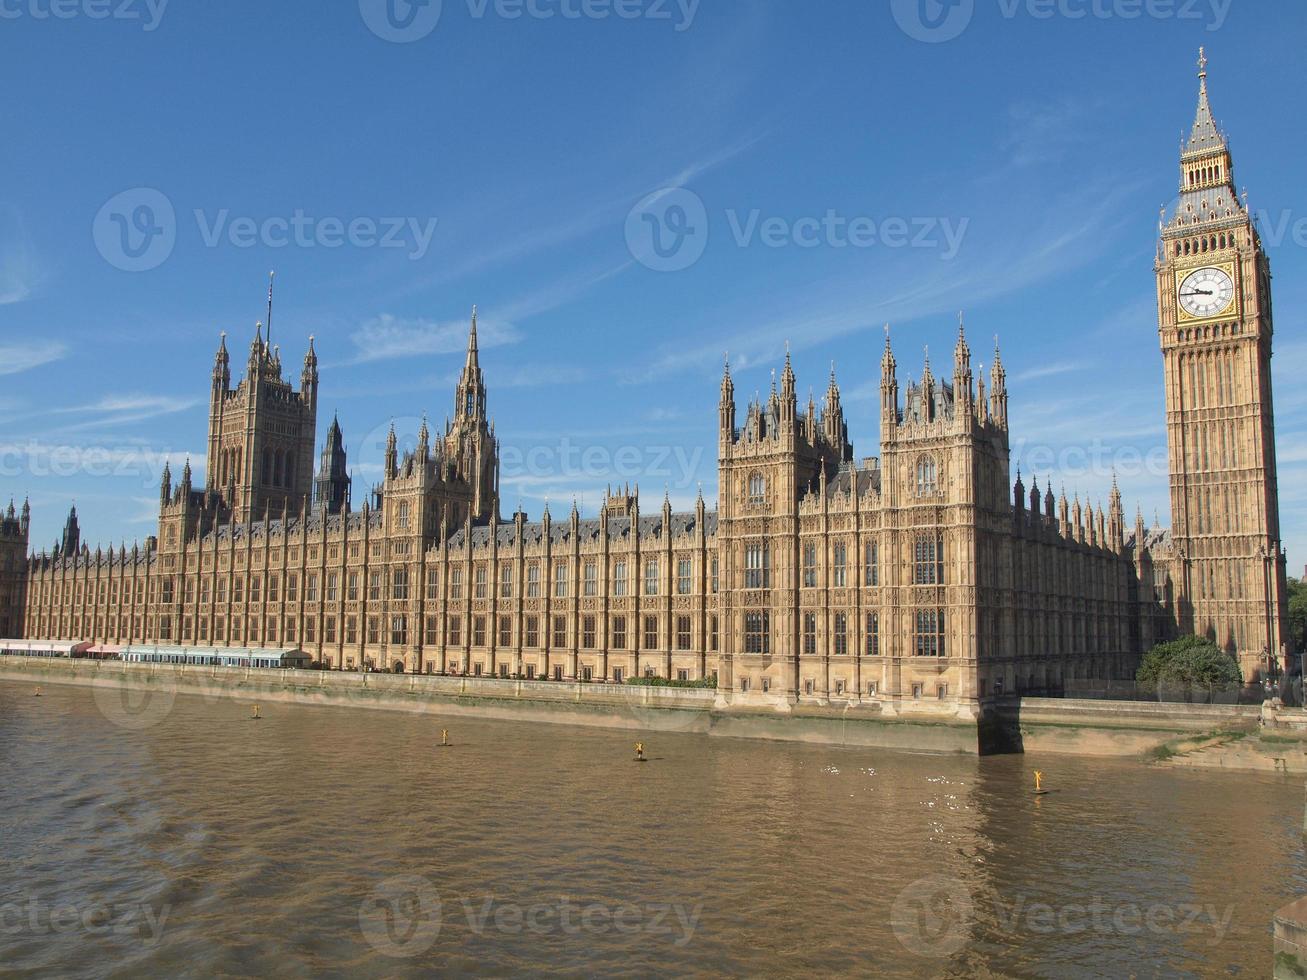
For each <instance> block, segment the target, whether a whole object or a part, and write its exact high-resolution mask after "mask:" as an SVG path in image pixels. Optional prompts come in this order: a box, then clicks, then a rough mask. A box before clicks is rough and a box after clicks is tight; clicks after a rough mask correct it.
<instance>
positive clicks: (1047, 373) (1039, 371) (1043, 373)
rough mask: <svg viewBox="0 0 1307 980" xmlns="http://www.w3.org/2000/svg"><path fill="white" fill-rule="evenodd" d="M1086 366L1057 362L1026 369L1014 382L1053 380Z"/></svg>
mask: <svg viewBox="0 0 1307 980" xmlns="http://www.w3.org/2000/svg"><path fill="white" fill-rule="evenodd" d="M1087 366H1088V365H1086V364H1084V363H1078V362H1072V361H1057V362H1054V363H1052V364H1041V365H1039V366H1038V367H1032V368H1028V369H1027V370H1025V371H1022V372H1021V373H1020V374H1018V375H1017V376H1016V378H1015V379H1014V380H1016V381H1038V380H1039V379H1040V378H1055V377H1058V376H1059V375H1063V374H1072V373H1073V372H1075V371H1079V370H1081V369H1082V368H1085V367H1087Z"/></svg>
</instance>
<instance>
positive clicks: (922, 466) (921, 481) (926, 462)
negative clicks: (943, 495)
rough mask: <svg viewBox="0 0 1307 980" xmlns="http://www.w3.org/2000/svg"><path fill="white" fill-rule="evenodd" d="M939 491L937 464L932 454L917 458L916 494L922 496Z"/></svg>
mask: <svg viewBox="0 0 1307 980" xmlns="http://www.w3.org/2000/svg"><path fill="white" fill-rule="evenodd" d="M938 491H939V464H938V463H936V462H935V457H934V456H922V457H921V458H920V459H919V460H917V496H918V497H924V496H926V495H928V494H933V493H937V492H938Z"/></svg>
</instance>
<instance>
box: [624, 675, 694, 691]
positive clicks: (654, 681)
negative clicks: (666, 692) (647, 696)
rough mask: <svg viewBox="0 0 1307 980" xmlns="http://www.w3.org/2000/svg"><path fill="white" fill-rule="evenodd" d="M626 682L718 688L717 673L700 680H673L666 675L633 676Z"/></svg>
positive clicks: (678, 686)
mask: <svg viewBox="0 0 1307 980" xmlns="http://www.w3.org/2000/svg"><path fill="white" fill-rule="evenodd" d="M626 683H627V684H629V685H630V686H632V687H677V688H716V687H717V675H716V674H715V673H713V674H710V675H709V676H708V677H705V678H704V679H703V680H700V681H672V680H668V679H667V678H666V677H632V678H631V679H630V680H628V681H627V682H626Z"/></svg>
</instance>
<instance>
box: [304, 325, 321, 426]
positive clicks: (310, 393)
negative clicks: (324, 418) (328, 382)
mask: <svg viewBox="0 0 1307 980" xmlns="http://www.w3.org/2000/svg"><path fill="white" fill-rule="evenodd" d="M313 341H314V338H313V335H312V334H309V349H308V350H307V351H305V353H304V370H303V371H301V372H300V394H301V395H302V396H303V397H304V401H305V403H306V404H307V405H308V406H309V408H310V409H314V410H316V409H317V405H318V352H317V351H316V350H315V349H314V346H313Z"/></svg>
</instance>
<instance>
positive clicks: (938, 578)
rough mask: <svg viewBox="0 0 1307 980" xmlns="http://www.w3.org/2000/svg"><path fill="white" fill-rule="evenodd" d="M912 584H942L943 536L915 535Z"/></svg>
mask: <svg viewBox="0 0 1307 980" xmlns="http://www.w3.org/2000/svg"><path fill="white" fill-rule="evenodd" d="M912 584H913V585H943V584H944V535H942V534H918V535H917V537H916V540H915V541H914V542H913V545H912Z"/></svg>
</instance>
